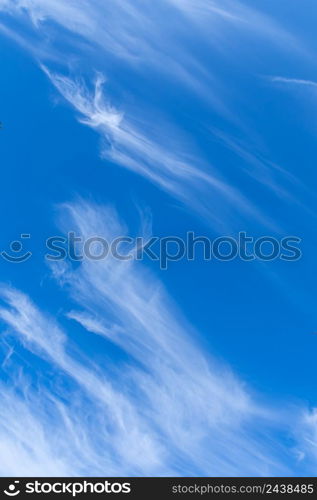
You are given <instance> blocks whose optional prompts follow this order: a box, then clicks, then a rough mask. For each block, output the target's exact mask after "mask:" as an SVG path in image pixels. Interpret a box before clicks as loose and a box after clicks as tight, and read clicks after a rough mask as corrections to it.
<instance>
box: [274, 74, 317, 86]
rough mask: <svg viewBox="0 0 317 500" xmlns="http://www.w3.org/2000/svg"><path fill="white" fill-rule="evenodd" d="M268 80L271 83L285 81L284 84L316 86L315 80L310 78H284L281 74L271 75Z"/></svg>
mask: <svg viewBox="0 0 317 500" xmlns="http://www.w3.org/2000/svg"><path fill="white" fill-rule="evenodd" d="M270 80H271V81H272V82H273V83H285V84H286V85H303V86H307V87H317V82H314V81H312V80H301V79H298V78H285V77H282V76H272V77H270Z"/></svg>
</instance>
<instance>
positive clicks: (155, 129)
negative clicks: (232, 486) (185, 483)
mask: <svg viewBox="0 0 317 500" xmlns="http://www.w3.org/2000/svg"><path fill="white" fill-rule="evenodd" d="M315 15H317V8H316V5H315V3H314V2H313V1H310V0H301V1H300V2H299V0H288V1H287V2H285V1H282V0H279V1H267V2H265V3H263V2H259V1H256V2H254V1H252V2H251V1H249V2H248V1H244V2H241V3H240V2H237V1H234V2H233V1H232V2H231V1H229V0H226V1H224V0H223V1H221V2H220V1H213V0H195V1H194V0H159V1H157V2H155V3H154V2H145V1H143V0H137V1H134V2H132V1H130V0H129V1H126V2H124V3H122V2H116V1H114V0H109V1H108V2H102V1H101V0H89V1H84V0H76V1H75V0H72V1H71V0H70V1H68V2H65V1H64V0H54V1H52V0H0V40H1V61H2V73H1V78H0V96H1V100H0V102H1V106H0V120H1V121H2V123H3V129H2V130H1V131H0V143H1V158H2V165H3V167H2V171H1V176H2V177H1V185H0V207H1V213H2V218H1V229H2V230H1V238H0V242H1V251H9V245H10V242H11V241H14V240H18V239H19V237H20V235H21V234H23V233H29V234H31V238H30V240H28V241H25V242H24V245H25V249H27V250H30V251H31V252H32V253H33V255H32V258H30V259H29V260H27V261H26V262H23V263H21V264H16V263H15V264H13V263H10V262H7V261H6V260H5V259H3V258H2V259H1V260H0V266H1V290H0V295H1V307H0V319H1V339H2V341H1V356H2V370H1V382H0V389H1V394H2V398H1V403H0V439H1V443H2V445H1V450H2V451H1V455H0V472H1V474H2V475H17V476H18V475H35V476H39V475H48V476H49V475H74V476H80V475H86V476H87V475H92V476H98V475H100V476H104V475H109V476H111V475H136V476H148V475H154V476H156V475H177V476H190V475H199V476H210V475H211V476H230V475H232V476H243V475H251V476H263V475H264V476H279V475H285V476H292V475H314V474H315V470H316V461H317V454H316V449H317V448H316V445H317V409H316V408H317V400H316V396H315V385H316V375H315V371H316V370H315V359H316V349H317V344H316V343H317V337H316V336H315V335H313V333H314V332H315V331H316V328H317V318H316V313H315V310H316V307H315V295H316V293H315V279H314V275H315V272H316V264H315V243H316V235H315V231H314V226H315V223H316V216H315V210H316V196H315V192H314V186H315V183H316V172H315V159H316V155H317V150H316V140H315V137H316V133H317V128H316V123H315V122H316V120H315V109H316V106H317V67H316V64H315V45H316V34H315ZM70 230H73V231H75V232H76V233H78V234H80V235H82V236H83V237H85V238H89V237H90V236H93V235H96V234H97V235H99V236H103V237H106V238H108V239H109V240H111V239H112V238H114V237H116V236H122V235H132V236H135V235H142V234H147V235H148V234H153V235H158V236H162V237H164V236H168V235H175V236H178V237H184V236H185V234H186V232H187V231H194V232H195V234H196V235H205V236H208V237H209V238H211V239H213V238H216V237H218V236H224V235H226V236H227V235H229V236H233V237H236V236H237V234H238V233H239V231H246V232H247V233H248V234H251V235H252V236H254V237H261V236H264V235H270V236H273V237H275V238H277V239H281V238H283V237H285V236H289V235H293V236H297V237H299V238H301V239H302V242H301V250H302V258H301V259H300V260H298V261H296V262H285V261H282V260H279V259H278V260H275V261H272V262H266V263H264V262H258V261H256V262H243V261H241V260H238V259H235V260H233V261H231V262H219V261H216V260H212V261H210V262H205V261H204V260H203V259H202V258H201V257H202V256H201V255H199V254H198V256H197V258H196V259H195V260H194V261H191V262H189V261H186V260H182V261H180V262H172V263H170V265H169V266H168V270H166V271H163V270H161V269H160V267H159V265H158V263H157V262H151V261H150V260H149V259H146V260H145V261H142V262H139V261H132V262H122V261H121V262H120V261H115V260H113V259H111V258H109V259H105V260H104V261H98V262H94V261H86V260H85V261H84V262H82V263H80V264H74V263H73V262H70V261H69V260H66V261H62V262H57V263H49V262H48V261H47V259H45V253H46V249H45V241H46V239H47V238H48V237H50V236H54V235H63V234H65V233H67V231H70Z"/></svg>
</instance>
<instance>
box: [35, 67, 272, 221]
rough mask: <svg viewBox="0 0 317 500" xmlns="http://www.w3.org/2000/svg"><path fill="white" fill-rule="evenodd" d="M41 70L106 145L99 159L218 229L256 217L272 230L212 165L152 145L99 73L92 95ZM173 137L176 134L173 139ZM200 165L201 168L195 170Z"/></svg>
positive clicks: (76, 83)
mask: <svg viewBox="0 0 317 500" xmlns="http://www.w3.org/2000/svg"><path fill="white" fill-rule="evenodd" d="M43 70H44V71H45V73H46V74H47V76H48V77H49V79H50V80H51V82H52V83H53V85H54V86H55V87H56V88H57V89H58V91H59V92H60V93H61V94H62V96H63V97H64V98H65V99H66V100H67V101H68V102H69V103H70V104H71V105H72V106H73V108H74V109H75V110H76V111H77V112H79V113H80V116H79V121H80V122H81V123H83V124H85V125H87V126H89V127H91V128H93V129H95V130H96V131H97V132H99V133H100V135H101V137H102V138H103V139H104V141H105V147H104V148H103V151H102V155H103V157H104V158H107V159H109V160H111V161H112V162H113V163H114V164H117V165H120V166H122V167H125V168H128V169H129V170H132V171H133V172H135V173H137V174H139V175H141V176H144V177H146V178H147V179H149V180H150V181H151V182H153V183H154V184H156V185H157V186H159V187H160V188H162V189H163V190H165V191H167V192H168V193H170V194H171V195H173V196H175V197H176V198H178V199H179V200H181V201H183V202H184V203H185V204H186V205H188V206H189V207H190V208H192V209H194V210H195V211H196V212H198V213H199V214H200V215H202V216H203V217H205V218H206V219H207V220H208V221H209V223H211V224H213V225H214V226H215V227H216V228H219V227H225V226H227V227H228V226H230V224H231V223H232V222H233V220H234V219H238V220H239V219H240V220H241V218H243V217H251V218H254V219H256V220H258V221H260V222H261V223H263V224H265V225H268V226H270V225H271V221H270V220H269V219H266V217H265V215H264V214H263V213H261V211H260V210H259V209H258V208H257V207H256V206H255V205H254V204H253V203H252V201H250V200H249V199H248V198H247V197H246V196H244V194H243V193H242V192H241V191H240V190H239V189H238V188H236V187H235V186H233V185H231V184H230V183H229V182H228V181H226V180H225V179H224V178H223V177H222V176H221V173H220V172H219V171H218V170H217V169H216V168H215V167H213V166H212V165H211V164H210V163H209V164H208V165H207V166H206V165H205V164H204V162H203V161H201V160H199V159H197V158H195V157H194V155H192V154H191V153H190V151H186V149H184V150H181V149H179V150H178V151H177V150H175V151H173V152H171V150H170V149H169V147H166V146H165V145H164V142H166V139H167V138H165V137H164V134H161V137H160V139H161V143H159V142H158V141H157V140H156V141H154V140H153V139H152V138H151V136H150V135H149V134H148V133H147V132H146V129H147V128H149V127H147V125H146V124H143V126H142V128H138V127H137V126H136V125H135V120H133V118H132V117H129V116H125V115H124V113H123V112H119V111H118V110H117V109H116V108H114V107H113V106H112V105H111V104H109V103H108V102H107V100H106V98H105V95H104V92H103V84H104V83H105V79H104V78H103V77H102V75H98V76H97V78H96V81H95V84H94V88H93V90H92V91H89V89H88V88H87V86H86V85H85V83H84V82H83V80H80V79H71V78H69V77H66V76H63V75H58V74H54V73H52V72H50V71H49V70H48V69H47V68H46V67H43ZM175 139H176V136H175ZM195 163H198V164H199V166H196V165H195Z"/></svg>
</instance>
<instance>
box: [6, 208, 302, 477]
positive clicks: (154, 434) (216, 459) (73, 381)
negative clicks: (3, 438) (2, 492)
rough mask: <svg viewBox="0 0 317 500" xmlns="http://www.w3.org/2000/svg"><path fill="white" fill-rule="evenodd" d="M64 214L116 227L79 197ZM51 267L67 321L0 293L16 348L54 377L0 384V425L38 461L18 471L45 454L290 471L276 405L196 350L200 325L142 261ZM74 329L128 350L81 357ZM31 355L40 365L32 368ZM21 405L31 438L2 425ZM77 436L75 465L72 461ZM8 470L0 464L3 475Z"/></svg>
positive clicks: (61, 462)
mask: <svg viewBox="0 0 317 500" xmlns="http://www.w3.org/2000/svg"><path fill="white" fill-rule="evenodd" d="M67 214H68V218H67ZM63 221H64V224H65V227H66V226H67V225H68V224H71V225H72V227H76V231H77V232H78V233H80V234H81V235H83V236H84V237H85V238H87V237H89V236H91V235H92V234H103V235H104V236H105V237H112V238H113V237H115V236H117V235H118V234H123V233H122V231H124V230H125V225H122V223H121V222H120V220H119V219H118V216H117V215H116V213H115V211H113V210H112V209H110V208H102V207H101V206H97V205H95V206H94V205H91V204H87V203H84V202H81V201H79V202H77V203H73V204H68V205H65V206H63ZM55 276H57V277H58V281H59V283H60V284H61V285H62V286H66V290H68V292H69V293H70V295H71V299H72V302H73V307H72V309H71V310H69V312H66V317H67V318H68V320H69V321H68V322H67V326H64V327H61V326H60V325H58V324H57V321H56V320H53V319H52V318H50V317H49V316H48V315H47V313H44V312H42V311H41V310H40V309H39V308H38V307H36V305H35V304H33V303H32V301H31V300H30V299H29V298H28V297H26V296H25V295H24V294H22V293H21V292H18V291H17V290H14V289H12V288H8V287H2V290H1V298H2V302H3V304H2V306H1V309H0V318H1V321H2V322H3V323H4V324H6V325H7V331H6V336H7V341H8V342H9V340H10V339H12V338H18V339H20V341H21V342H22V344H23V349H24V350H25V351H26V352H31V353H32V356H33V357H34V356H35V358H33V359H42V360H43V361H44V362H45V363H47V364H48V366H49V367H50V369H49V371H50V372H51V373H54V374H55V375H54V384H52V383H51V384H49V382H47V381H46V382H45V383H44V381H45V376H44V375H43V374H42V375H41V376H39V375H37V376H35V382H33V383H32V386H30V387H28V386H27V384H25V383H24V382H21V379H20V380H19V385H18V387H17V388H14V389H12V391H9V392H5V397H6V398H7V400H8V404H7V405H6V408H7V410H6V413H5V412H4V413H3V415H2V414H1V412H0V428H1V427H4V426H5V425H6V428H7V432H8V435H9V436H11V435H12V436H13V437H12V439H14V441H16V447H21V449H22V450H27V449H28V439H31V438H32V439H34V443H33V448H32V449H34V456H35V458H34V459H33V461H31V462H30V464H31V465H28V462H27V461H26V462H25V466H24V468H23V466H22V464H20V468H19V470H21V471H22V472H23V473H24V474H28V473H29V472H30V471H32V470H34V468H36V467H37V461H38V460H39V459H40V456H41V453H45V454H46V456H47V457H48V458H47V467H46V468H45V472H46V473H47V474H52V473H53V472H54V471H56V470H58V471H59V472H60V471H61V470H63V471H64V473H65V474H70V475H73V474H74V475H76V474H79V473H80V474H88V475H98V474H100V469H101V467H103V470H104V471H105V469H106V470H107V473H109V474H110V471H111V473H113V474H114V475H116V474H121V475H122V474H128V475H138V474H139V475H151V474H152V475H166V474H169V475H173V474H174V475H192V474H197V475H210V474H212V475H237V476H239V475H283V474H284V475H288V474H291V469H289V468H288V467H287V466H285V464H284V461H285V458H286V457H287V456H288V460H290V461H291V460H292V458H291V457H292V451H291V450H287V448H284V447H283V446H281V445H279V446H276V442H275V441H274V434H275V430H274V429H275V427H277V428H279V426H280V425H281V423H280V422H279V418H277V416H276V413H275V411H274V410H273V409H272V410H271V409H269V408H267V407H263V405H261V404H259V403H257V402H256V400H255V399H256V398H255V397H254V396H252V395H251V392H250V390H249V389H248V388H247V387H246V386H245V384H243V383H242V382H241V381H240V380H239V378H238V377H237V376H236V375H234V373H232V371H231V370H230V369H229V367H227V366H224V365H223V364H221V363H218V362H217V361H216V360H215V359H212V357H210V356H209V355H206V354H205V353H204V351H203V349H202V348H201V347H200V342H199V340H198V337H197V333H195V332H194V330H193V329H192V327H191V326H190V325H189V324H188V323H187V321H186V320H185V318H184V317H183V316H182V315H181V314H180V312H179V311H178V310H177V308H176V306H175V305H174V304H173V301H172V300H171V299H170V297H169V296H168V294H167V292H166V291H165V290H164V287H163V286H162V284H161V283H160V282H159V281H157V280H156V279H155V278H154V277H153V276H152V275H151V274H149V273H148V272H147V270H146V269H144V268H143V267H142V264H140V263H138V262H134V261H133V262H131V261H129V262H127V261H115V260H113V259H110V258H109V259H106V260H104V261H98V262H97V261H84V262H82V263H81V264H80V266H79V267H78V268H77V269H73V268H71V267H66V268H64V269H61V270H60V272H56V273H55ZM76 324H77V325H78V326H77V327H76V326H75V325H76ZM76 328H81V329H83V332H84V335H86V336H87V341H89V340H88V339H89V336H90V335H93V334H97V335H98V337H99V338H101V339H104V342H105V352H106V351H107V350H106V346H107V343H109V342H110V343H111V344H113V345H115V346H116V347H117V349H119V350H120V351H121V352H122V353H123V354H125V355H126V357H124V358H122V361H120V358H119V359H117V361H116V364H114V363H111V362H109V360H108V361H107V363H100V362H99V361H97V360H95V361H92V360H89V359H88V358H87V356H86V355H85V354H84V353H83V352H81V349H80V347H79V345H76V344H77V343H76V342H75V344H74V335H73V333H72V335H71V337H72V339H73V340H70V336H69V334H67V333H66V332H67V331H69V332H74V329H75V330H76ZM65 329H66V330H65ZM13 358H14V355H12V356H11V358H10V360H9V361H7V363H10V362H11V360H12V359H13ZM15 362H17V361H15ZM32 363H33V366H38V368H37V373H38V374H40V373H42V369H41V367H40V366H41V365H40V364H39V365H37V363H36V362H35V361H32ZM18 365H19V363H18ZM11 371H12V370H11ZM44 373H45V371H44ZM33 377H34V375H33ZM50 378H51V377H50ZM47 383H48V384H49V386H47ZM34 387H37V389H34ZM66 400H67V401H70V402H71V403H70V404H67V405H66V404H65V401H66ZM33 401H34V402H33ZM19 406H21V410H20V415H21V416H25V418H26V421H27V423H28V425H29V427H30V433H29V434H28V436H30V438H29V437H26V438H24V439H22V436H21V433H20V431H19V426H20V419H19V418H18V419H17V420H16V421H14V419H13V422H12V424H10V422H11V419H10V418H8V415H7V413H8V411H12V412H13V411H15V410H14V408H16V407H19ZM50 408H51V410H50V411H51V412H52V411H53V416H54V418H55V419H56V420H55V423H56V421H58V422H59V426H58V427H59V429H60V430H59V433H58V435H57V436H55V435H54V433H50V432H49V429H50V428H52V426H53V425H54V424H53V420H54V419H53V420H52V421H51V420H50V419H49V417H48V413H47V412H48V409H50ZM8 409H9V410H8ZM11 409H12V410H11ZM3 411H4V410H3ZM11 426H12V429H11ZM90 426H93V428H94V432H93V433H90V431H89V430H90ZM35 429H37V433H43V434H42V439H39V438H38V437H37V434H36V433H35ZM45 429H47V432H45ZM68 429H71V435H70V436H69V437H67V430H68ZM267 433H269V434H270V435H271V441H268V440H267ZM39 435H40V436H41V434H39ZM35 439H36V440H38V445H37V444H36V441H35ZM64 439H66V442H67V443H68V447H67V451H66V450H65V449H64V448H63V446H62V443H63V440H64ZM78 443H81V448H82V452H81V455H80V456H81V464H78V460H77V461H76V460H75V461H74V462H73V456H76V453H77V452H78V448H77V446H78ZM83 443H84V444H83ZM97 443H99V444H97ZM9 444H10V442H9ZM9 444H8V446H9ZM274 444H275V447H274ZM55 445H56V446H55ZM54 446H55V447H54ZM52 450H56V451H55V452H52ZM57 452H58V457H59V458H58V460H57V456H56V453H57ZM25 453H26V451H24V452H23V454H22V456H23V457H25ZM26 458H27V457H26ZM0 464H1V462H0ZM97 464H98V465H97ZM211 464H212V465H211ZM32 466H34V468H32ZM9 470H10V469H9V467H5V465H3V473H7V472H8V471H9ZM103 473H104V472H103ZM37 475H38V474H37Z"/></svg>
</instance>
